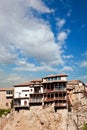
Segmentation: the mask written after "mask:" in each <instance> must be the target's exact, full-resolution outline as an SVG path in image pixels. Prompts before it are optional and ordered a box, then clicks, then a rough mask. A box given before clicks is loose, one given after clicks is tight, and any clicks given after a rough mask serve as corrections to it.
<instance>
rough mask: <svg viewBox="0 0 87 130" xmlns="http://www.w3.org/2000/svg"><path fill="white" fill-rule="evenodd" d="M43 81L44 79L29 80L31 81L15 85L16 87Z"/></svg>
mask: <svg viewBox="0 0 87 130" xmlns="http://www.w3.org/2000/svg"><path fill="white" fill-rule="evenodd" d="M41 82H42V79H36V80H32V81H29V82H25V83H21V84H17V85H14V87H22V86H30V85H34V84H41Z"/></svg>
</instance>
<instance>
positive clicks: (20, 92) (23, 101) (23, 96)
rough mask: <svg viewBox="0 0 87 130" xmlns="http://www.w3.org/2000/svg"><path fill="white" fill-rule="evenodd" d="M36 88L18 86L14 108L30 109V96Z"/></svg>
mask: <svg viewBox="0 0 87 130" xmlns="http://www.w3.org/2000/svg"><path fill="white" fill-rule="evenodd" d="M32 93H34V88H32V87H29V86H16V87H15V88H14V107H29V99H30V94H32Z"/></svg>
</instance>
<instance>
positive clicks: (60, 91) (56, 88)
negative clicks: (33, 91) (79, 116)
mask: <svg viewBox="0 0 87 130" xmlns="http://www.w3.org/2000/svg"><path fill="white" fill-rule="evenodd" d="M66 83H67V75H65V74H58V75H50V76H47V77H44V78H43V81H42V84H43V104H44V105H48V104H53V105H54V108H55V109H56V108H59V109H60V108H67V91H66Z"/></svg>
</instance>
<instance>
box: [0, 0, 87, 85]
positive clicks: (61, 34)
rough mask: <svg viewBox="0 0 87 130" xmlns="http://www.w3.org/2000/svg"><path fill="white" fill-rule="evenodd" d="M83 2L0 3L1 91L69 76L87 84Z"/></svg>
mask: <svg viewBox="0 0 87 130" xmlns="http://www.w3.org/2000/svg"><path fill="white" fill-rule="evenodd" d="M86 12H87V1H86V0H79V1H78V0H0V87H9V86H13V85H14V84H18V83H21V82H26V81H30V80H32V79H36V78H42V77H44V76H47V75H49V74H59V73H64V74H68V80H71V79H80V80H82V81H83V82H85V83H87V14H86Z"/></svg>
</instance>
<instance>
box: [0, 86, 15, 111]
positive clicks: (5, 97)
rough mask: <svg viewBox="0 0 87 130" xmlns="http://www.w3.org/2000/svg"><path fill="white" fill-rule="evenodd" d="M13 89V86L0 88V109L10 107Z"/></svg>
mask: <svg viewBox="0 0 87 130" xmlns="http://www.w3.org/2000/svg"><path fill="white" fill-rule="evenodd" d="M13 91H14V90H13V88H0V109H9V108H11V106H12V100H13Z"/></svg>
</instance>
